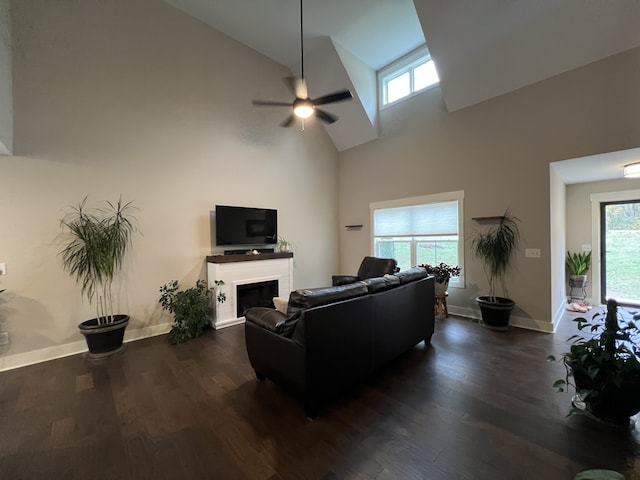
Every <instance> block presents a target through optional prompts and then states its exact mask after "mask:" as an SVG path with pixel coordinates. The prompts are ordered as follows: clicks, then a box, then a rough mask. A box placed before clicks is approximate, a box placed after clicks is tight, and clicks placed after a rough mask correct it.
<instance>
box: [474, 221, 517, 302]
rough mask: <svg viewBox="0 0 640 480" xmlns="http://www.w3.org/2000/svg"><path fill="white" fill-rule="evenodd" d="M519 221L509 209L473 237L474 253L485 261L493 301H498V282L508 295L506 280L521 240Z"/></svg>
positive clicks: (485, 271)
mask: <svg viewBox="0 0 640 480" xmlns="http://www.w3.org/2000/svg"><path fill="white" fill-rule="evenodd" d="M519 221H520V220H519V219H518V217H514V216H513V215H511V214H510V212H509V210H508V209H507V210H506V211H505V212H504V215H503V216H502V217H500V222H499V223H497V224H495V225H491V226H490V227H488V229H487V230H485V231H476V233H475V236H474V238H473V241H472V249H473V254H474V255H475V256H476V257H477V258H479V259H480V260H482V262H483V268H484V273H485V276H486V277H487V281H488V282H489V298H490V300H491V301H492V302H495V301H496V283H500V286H501V288H502V292H503V295H504V296H505V297H506V296H507V295H508V294H507V285H506V281H505V280H506V274H507V272H508V271H509V269H510V268H511V260H512V258H513V253H514V252H515V249H516V248H517V246H518V243H519V242H520V230H519V228H518V223H517V222H519Z"/></svg>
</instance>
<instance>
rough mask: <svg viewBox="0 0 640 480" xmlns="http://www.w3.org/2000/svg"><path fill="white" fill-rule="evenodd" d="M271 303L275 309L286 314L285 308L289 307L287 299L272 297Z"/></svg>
mask: <svg viewBox="0 0 640 480" xmlns="http://www.w3.org/2000/svg"><path fill="white" fill-rule="evenodd" d="M273 304H274V305H275V307H276V310H277V311H279V312H280V313H283V314H285V315H286V314H287V308H288V307H289V299H288V298H284V297H273Z"/></svg>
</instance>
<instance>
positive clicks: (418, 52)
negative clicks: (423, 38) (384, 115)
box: [378, 44, 440, 110]
mask: <svg viewBox="0 0 640 480" xmlns="http://www.w3.org/2000/svg"><path fill="white" fill-rule="evenodd" d="M428 62H433V59H432V58H431V54H430V53H429V50H428V49H427V45H426V44H424V45H421V46H420V47H418V48H416V49H415V50H413V51H412V52H410V53H408V54H407V55H405V56H403V57H400V58H399V59H397V60H395V61H393V62H392V63H390V64H389V65H387V66H386V67H382V68H381V69H380V70H378V105H379V109H380V110H384V109H385V108H388V107H391V106H392V105H397V104H398V103H399V102H402V101H403V100H407V99H409V98H412V97H414V96H416V95H418V94H420V93H422V92H426V91H427V90H431V89H432V88H435V87H437V86H439V85H440V77H438V81H437V82H436V83H433V84H431V85H427V86H426V87H424V88H421V89H420V90H414V75H413V70H415V68H416V67H418V66H420V65H423V64H425V63H428ZM434 67H435V63H434ZM407 72H411V74H410V75H409V85H410V87H409V89H410V93H409V94H408V95H405V96H404V97H400V98H398V99H396V100H394V101H393V102H386V99H387V84H388V83H389V82H390V81H391V80H394V79H396V78H398V77H400V76H402V75H404V74H405V73H407ZM436 74H437V68H436Z"/></svg>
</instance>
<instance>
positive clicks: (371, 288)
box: [361, 275, 400, 293]
mask: <svg viewBox="0 0 640 480" xmlns="http://www.w3.org/2000/svg"><path fill="white" fill-rule="evenodd" d="M361 283H362V284H363V285H366V286H367V290H368V292H369V293H376V292H382V291H383V290H388V289H390V288H393V287H395V286H398V285H400V279H399V278H397V277H396V276H395V275H385V276H384V277H375V278H367V279H365V280H362V282H361Z"/></svg>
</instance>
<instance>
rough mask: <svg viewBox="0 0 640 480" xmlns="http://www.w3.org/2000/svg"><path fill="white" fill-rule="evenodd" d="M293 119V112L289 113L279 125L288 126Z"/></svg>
mask: <svg viewBox="0 0 640 480" xmlns="http://www.w3.org/2000/svg"><path fill="white" fill-rule="evenodd" d="M294 120H295V116H294V115H293V114H291V115H289V116H288V117H287V118H286V119H285V121H284V122H282V123H281V124H280V126H281V127H288V126H290V125H291V124H292V123H293V121H294Z"/></svg>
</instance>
